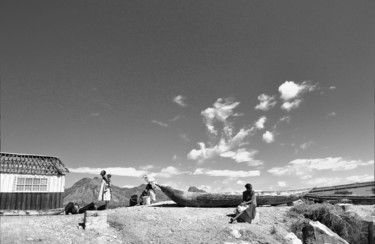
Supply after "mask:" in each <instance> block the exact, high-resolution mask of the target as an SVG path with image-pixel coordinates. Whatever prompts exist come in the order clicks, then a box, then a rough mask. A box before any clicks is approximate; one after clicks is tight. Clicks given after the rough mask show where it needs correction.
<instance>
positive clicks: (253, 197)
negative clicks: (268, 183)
mask: <svg viewBox="0 0 375 244" xmlns="http://www.w3.org/2000/svg"><path fill="white" fill-rule="evenodd" d="M255 197H256V196H255V192H253V195H252V197H251V200H250V201H247V202H244V203H245V204H251V203H253V202H254V201H255Z"/></svg>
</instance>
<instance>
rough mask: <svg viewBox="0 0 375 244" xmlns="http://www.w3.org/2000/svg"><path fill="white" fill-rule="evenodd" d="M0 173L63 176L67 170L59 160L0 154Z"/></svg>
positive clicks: (36, 156)
mask: <svg viewBox="0 0 375 244" xmlns="http://www.w3.org/2000/svg"><path fill="white" fill-rule="evenodd" d="M0 154H1V162H0V173H8V174H31V175H65V174H66V173H68V172H69V170H68V169H67V168H66V167H65V165H64V164H63V163H62V162H61V160H60V159H59V158H56V157H51V156H41V155H28V154H16V153H0Z"/></svg>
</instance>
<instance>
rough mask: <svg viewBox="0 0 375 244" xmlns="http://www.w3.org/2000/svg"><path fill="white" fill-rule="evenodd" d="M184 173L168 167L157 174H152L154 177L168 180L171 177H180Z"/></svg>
mask: <svg viewBox="0 0 375 244" xmlns="http://www.w3.org/2000/svg"><path fill="white" fill-rule="evenodd" d="M184 173H186V172H181V171H179V170H178V169H177V168H175V167H173V166H168V167H166V168H163V169H161V170H160V172H159V173H155V174H153V176H154V177H161V178H170V177H172V176H176V175H181V174H184Z"/></svg>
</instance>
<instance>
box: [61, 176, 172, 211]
mask: <svg viewBox="0 0 375 244" xmlns="http://www.w3.org/2000/svg"><path fill="white" fill-rule="evenodd" d="M100 183H101V179H100V178H98V177H94V178H93V179H90V178H83V179H81V180H79V181H77V182H76V183H74V185H73V186H72V187H70V188H67V189H65V192H64V205H66V204H67V203H69V202H76V203H78V204H79V205H80V206H84V205H86V204H89V203H91V202H95V203H100V202H99V201H98V195H99V190H100ZM145 187H146V184H141V185H139V186H137V187H133V188H126V187H118V186H115V185H112V201H111V202H110V204H109V207H120V206H128V205H129V199H130V197H131V196H132V195H138V197H139V196H140V195H141V193H142V191H143V190H144V189H145ZM168 200H170V199H169V198H168V197H167V196H166V195H165V194H164V193H162V192H161V191H160V190H156V202H160V201H168ZM100 204H101V203H100Z"/></svg>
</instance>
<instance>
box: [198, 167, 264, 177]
mask: <svg viewBox="0 0 375 244" xmlns="http://www.w3.org/2000/svg"><path fill="white" fill-rule="evenodd" d="M193 174H194V175H201V174H203V175H208V176H217V177H219V176H224V177H230V178H234V177H240V178H244V177H253V176H259V175H260V171H259V170H253V171H242V170H239V171H235V170H227V169H225V170H208V169H202V168H198V169H196V170H195V171H194V173H193Z"/></svg>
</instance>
